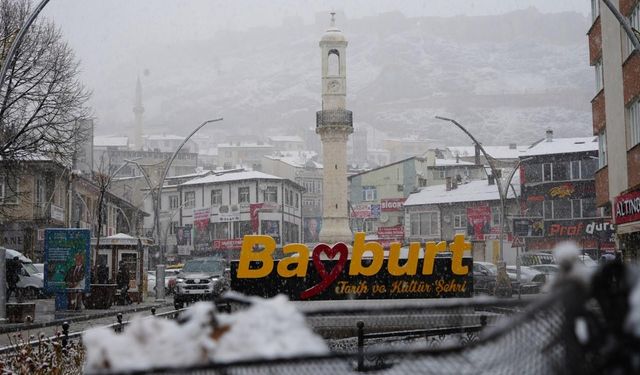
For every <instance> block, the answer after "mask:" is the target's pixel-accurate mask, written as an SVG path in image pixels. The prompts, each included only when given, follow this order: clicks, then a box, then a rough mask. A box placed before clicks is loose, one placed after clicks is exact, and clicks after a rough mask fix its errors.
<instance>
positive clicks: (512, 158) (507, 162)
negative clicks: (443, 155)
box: [447, 143, 529, 168]
mask: <svg viewBox="0 0 640 375" xmlns="http://www.w3.org/2000/svg"><path fill="white" fill-rule="evenodd" d="M482 148H484V150H485V151H486V152H487V154H489V156H490V157H491V158H493V161H494V163H495V164H494V166H495V167H496V168H512V167H513V166H514V165H515V163H516V162H517V161H518V158H519V157H520V155H522V153H523V152H525V151H526V150H527V149H528V148H529V146H518V145H517V144H515V143H511V144H509V145H508V146H482ZM447 150H448V151H449V152H450V153H451V154H452V156H453V157H457V158H460V160H462V161H466V162H469V163H474V164H484V165H488V164H489V163H488V162H487V159H486V158H485V157H484V154H483V153H482V152H480V148H479V147H477V146H452V147H447Z"/></svg>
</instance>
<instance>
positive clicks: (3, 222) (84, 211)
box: [0, 158, 144, 260]
mask: <svg viewBox="0 0 640 375" xmlns="http://www.w3.org/2000/svg"><path fill="white" fill-rule="evenodd" d="M99 193H100V189H99V188H98V186H97V185H96V184H95V183H94V182H93V181H92V180H90V179H88V178H86V177H84V176H82V175H80V174H75V173H72V172H71V169H70V168H67V167H65V166H63V165H62V164H60V163H57V162H54V161H53V160H50V159H47V158H40V159H39V160H29V161H26V160H25V161H21V162H20V164H19V168H12V170H11V171H9V172H5V173H3V175H2V176H1V177H0V232H2V237H1V240H2V246H5V247H7V248H10V249H15V250H18V251H21V252H24V253H25V254H26V255H27V256H29V257H30V258H32V259H34V260H41V259H42V257H43V249H44V230H45V229H46V228H67V227H69V228H88V229H91V230H92V235H93V236H95V235H96V233H97V232H98V220H97V214H98V209H97V207H98V204H99V199H98V198H99ZM70 197H72V198H73V199H70ZM143 217H144V212H142V211H141V210H139V209H138V208H136V207H135V206H133V205H131V204H130V203H129V202H127V201H125V200H123V199H121V198H118V197H117V196H115V195H113V194H111V193H110V192H106V193H105V195H104V199H103V209H102V218H103V220H102V221H103V222H102V228H101V235H104V236H107V235H112V234H115V233H118V232H122V233H129V234H139V233H140V232H141V229H142V218H143Z"/></svg>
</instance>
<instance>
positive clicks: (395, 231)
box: [378, 225, 404, 241]
mask: <svg viewBox="0 0 640 375" xmlns="http://www.w3.org/2000/svg"><path fill="white" fill-rule="evenodd" d="M378 238H393V239H399V240H400V241H402V239H403V238H404V227H403V226H402V225H396V226H395V227H378Z"/></svg>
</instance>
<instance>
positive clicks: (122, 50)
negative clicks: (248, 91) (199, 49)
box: [42, 0, 590, 121]
mask: <svg viewBox="0 0 640 375" xmlns="http://www.w3.org/2000/svg"><path fill="white" fill-rule="evenodd" d="M528 7H535V8H537V9H538V10H539V11H541V12H543V13H545V12H563V11H573V12H578V13H580V14H582V15H584V16H587V15H588V13H589V11H590V3H589V1H586V0H428V1H425V0H416V1H413V0H401V1H397V0H396V1H387V0H384V1H383V0H347V1H344V0H333V1H326V0H325V1H320V0H310V1H303V0H268V1H267V0H234V1H231V0H225V1H222V0H51V2H50V3H49V4H48V5H47V7H46V8H45V10H44V11H43V13H42V17H48V18H50V19H53V20H54V21H55V23H56V24H57V25H58V26H60V27H61V28H62V31H63V32H64V34H65V37H66V38H67V40H68V41H69V43H70V45H71V47H72V48H73V49H74V50H75V51H76V55H77V57H78V58H79V59H80V60H81V62H82V64H81V69H82V70H83V75H82V79H83V80H84V82H85V83H86V85H87V86H88V88H89V89H91V90H93V91H94V93H96V94H94V96H97V95H98V94H97V93H98V92H99V91H101V90H104V87H102V86H104V83H103V82H102V81H101V79H102V78H104V77H102V73H103V71H104V70H105V66H114V65H117V64H118V63H123V62H124V61H125V60H126V61H127V64H129V62H130V61H135V64H136V65H137V66H135V67H133V66H132V67H128V71H127V72H126V73H124V74H125V75H127V76H128V75H131V73H132V72H135V71H137V72H144V71H145V69H146V67H147V65H148V61H145V56H144V55H143V54H142V53H137V52H138V51H139V49H141V47H143V46H145V45H149V44H158V43H162V44H166V45H171V44H174V42H180V41H183V40H207V39H211V38H212V36H213V35H214V34H215V32H216V31H217V30H226V29H234V30H244V29H247V28H252V27H256V26H270V25H281V24H282V23H283V20H286V19H287V17H292V16H296V17H299V18H300V19H302V20H303V22H305V23H312V22H313V21H314V17H315V15H316V13H318V12H325V11H326V12H328V11H330V10H336V11H342V12H344V13H345V15H346V16H347V17H348V18H361V17H366V16H371V15H376V14H379V13H383V12H388V11H400V12H402V13H404V14H405V15H406V16H454V15H491V14H501V13H505V12H509V11H513V10H517V9H524V8H528ZM347 29H348V28H347ZM585 33H586V30H585ZM585 43H586V38H585ZM123 56H127V58H126V59H124V58H123ZM185 58H188V56H185ZM134 79H135V78H132V81H131V84H132V88H133V86H134V85H135V82H134ZM131 92H132V90H131ZM132 94H133V92H132ZM99 95H102V96H104V95H109V94H108V93H106V92H102V93H100V94H99ZM95 107H96V108H95V109H96V112H95V114H96V116H97V118H98V121H100V118H103V119H104V118H107V117H108V116H106V115H105V113H104V112H105V111H106V110H114V109H113V108H109V109H105V108H100V106H99V105H96V106H95ZM115 110H121V111H123V112H124V111H126V112H127V113H130V111H131V109H130V108H126V109H125V108H123V109H115Z"/></svg>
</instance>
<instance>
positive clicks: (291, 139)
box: [267, 135, 305, 151]
mask: <svg viewBox="0 0 640 375" xmlns="http://www.w3.org/2000/svg"><path fill="white" fill-rule="evenodd" d="M267 140H268V141H269V144H272V145H273V147H274V148H275V149H276V150H277V151H303V150H304V149H305V148H304V139H302V138H300V137H298V136H297V135H273V136H270V137H267Z"/></svg>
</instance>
